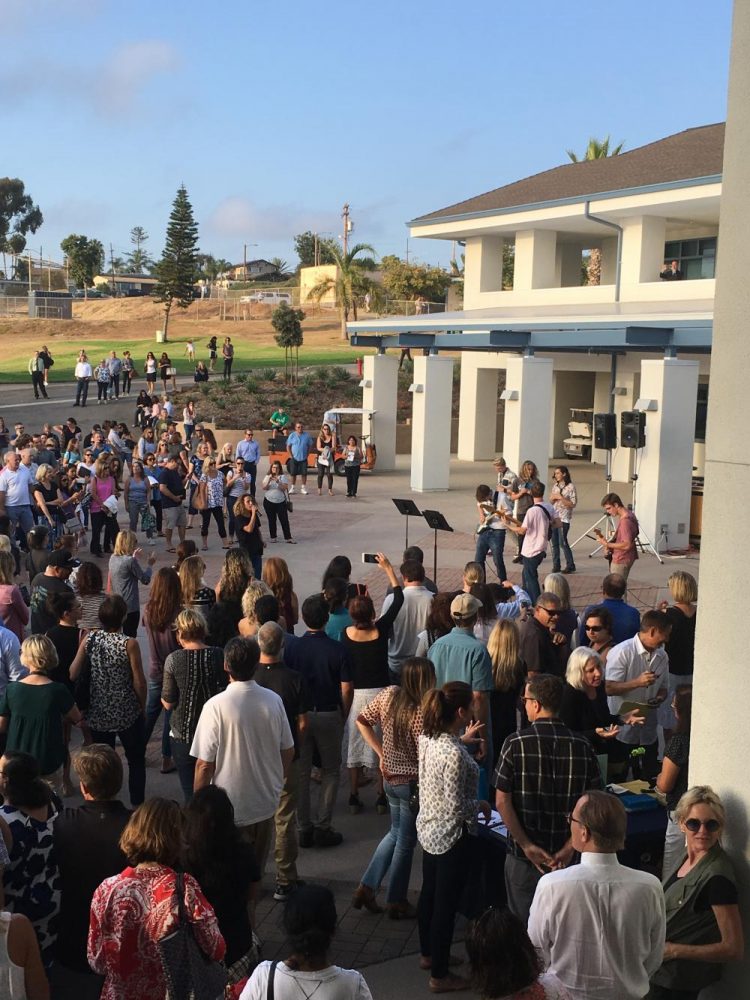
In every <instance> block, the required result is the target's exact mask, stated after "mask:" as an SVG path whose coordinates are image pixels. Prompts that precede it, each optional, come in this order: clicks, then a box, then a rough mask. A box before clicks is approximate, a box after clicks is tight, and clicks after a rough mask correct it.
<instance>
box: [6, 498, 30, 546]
mask: <svg viewBox="0 0 750 1000" xmlns="http://www.w3.org/2000/svg"><path fill="white" fill-rule="evenodd" d="M5 513H6V514H7V515H8V517H9V518H10V523H11V524H12V526H13V528H14V529H15V530H16V531H18V529H19V528H20V530H21V535H22V537H23V541H22V542H21V545H22V546H23V548H26V535H27V534H28V533H29V532H30V531H31V529H32V528H33V527H34V515H33V514H32V513H31V505H30V504H18V506H10V505H6V507H5Z"/></svg>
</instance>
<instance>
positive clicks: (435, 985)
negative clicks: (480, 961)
mask: <svg viewBox="0 0 750 1000" xmlns="http://www.w3.org/2000/svg"><path fill="white" fill-rule="evenodd" d="M427 988H428V989H429V991H430V993H459V992H461V991H462V990H468V989H470V988H471V983H470V982H469V980H468V979H464V978H463V976H454V975H453V974H452V973H449V974H448V975H447V976H446V977H445V978H444V979H433V978H432V976H430V979H429V982H428V984H427Z"/></svg>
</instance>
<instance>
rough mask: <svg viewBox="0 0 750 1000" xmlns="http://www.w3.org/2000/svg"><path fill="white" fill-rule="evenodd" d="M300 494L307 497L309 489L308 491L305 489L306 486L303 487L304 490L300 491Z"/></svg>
mask: <svg viewBox="0 0 750 1000" xmlns="http://www.w3.org/2000/svg"><path fill="white" fill-rule="evenodd" d="M300 493H304V494H305V496H307V489H306V487H304V486H303V487H302V488H301V489H300Z"/></svg>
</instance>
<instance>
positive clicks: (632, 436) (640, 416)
mask: <svg viewBox="0 0 750 1000" xmlns="http://www.w3.org/2000/svg"><path fill="white" fill-rule="evenodd" d="M620 444H621V445H622V446H623V448H643V447H644V446H645V444H646V414H645V412H644V411H643V410H626V411H625V412H623V413H621V414H620Z"/></svg>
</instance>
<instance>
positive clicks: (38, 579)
mask: <svg viewBox="0 0 750 1000" xmlns="http://www.w3.org/2000/svg"><path fill="white" fill-rule="evenodd" d="M80 565H81V561H80V559H74V558H73V556H71V554H70V552H68V550H67V549H58V550H57V551H56V552H53V553H52V554H51V555H50V557H49V562H48V563H47V568H46V569H45V571H44V572H43V573H37V575H36V576H35V577H34V579H33V580H32V581H31V631H32V633H39V632H40V633H42V634H43V635H44V634H45V633H46V632H48V631H49V629H51V628H54V626H55V625H57V617H56V616H55V615H54V614H53V613H52V612H51V611H50V609H49V608H48V607H47V598H48V597H49V595H50V594H60V593H68V592H70V590H71V589H72V588H71V587H70V586H69V585H68V583H67V580H68V577H69V576H70V574H71V573H72V571H73V570H74V569H75V568H76V566H80Z"/></svg>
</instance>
